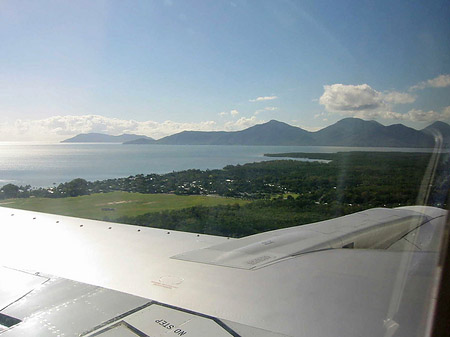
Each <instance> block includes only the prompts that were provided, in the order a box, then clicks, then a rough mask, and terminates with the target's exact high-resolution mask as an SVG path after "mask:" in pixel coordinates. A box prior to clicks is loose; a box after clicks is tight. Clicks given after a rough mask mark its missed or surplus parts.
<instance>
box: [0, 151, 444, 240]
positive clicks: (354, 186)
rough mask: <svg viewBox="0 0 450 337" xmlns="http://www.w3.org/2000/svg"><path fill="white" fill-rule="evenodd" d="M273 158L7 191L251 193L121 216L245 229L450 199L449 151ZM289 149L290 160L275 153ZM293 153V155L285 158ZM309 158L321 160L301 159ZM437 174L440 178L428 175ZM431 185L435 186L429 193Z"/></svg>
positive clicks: (222, 231) (226, 231)
mask: <svg viewBox="0 0 450 337" xmlns="http://www.w3.org/2000/svg"><path fill="white" fill-rule="evenodd" d="M267 156H269V157H273V158H274V160H269V161H264V162H259V163H251V164H245V165H235V166H231V165H230V166H226V167H224V168H223V169H220V170H204V171H202V170H186V171H180V172H172V173H167V174H162V175H158V174H147V175H144V174H140V175H136V176H129V177H126V178H117V179H108V180H102V181H94V182H89V181H86V180H84V179H82V178H78V179H74V180H72V181H70V182H67V183H62V184H59V185H58V186H56V187H51V188H39V189H33V188H31V187H30V186H25V187H24V186H15V185H12V184H8V185H5V186H3V188H2V189H1V190H0V198H26V197H33V196H38V197H48V198H64V197H74V196H79V195H88V194H93V193H107V192H112V191H125V192H138V193H144V194H149V193H150V194H155V193H167V194H177V195H219V196H225V197H233V198H239V199H246V200H251V201H252V202H250V203H248V204H245V205H238V204H236V205H217V206H210V207H206V206H194V207H190V208H185V209H181V210H170V211H169V210H163V211H160V212H152V213H146V214H143V215H138V216H126V217H121V218H119V219H117V220H116V221H118V222H121V223H129V224H137V225H141V226H152V227H158V228H167V229H171V230H183V231H190V232H196V233H207V234H214V235H224V236H231V237H240V236H245V235H249V234H255V233H258V232H262V231H267V230H271V229H277V228H284V227H290V226H295V225H301V224H306V223H311V222H315V221H321V220H325V219H329V218H333V217H336V216H340V215H345V214H349V213H353V212H356V211H360V210H364V209H368V208H372V207H398V206H406V205H416V204H426V205H432V206H437V207H446V205H447V196H448V191H449V187H450V182H449V174H448V172H450V170H449V168H450V165H449V158H448V155H441V156H439V158H438V160H437V162H436V163H437V164H436V165H435V166H433V165H430V163H432V162H433V160H434V159H435V158H434V157H433V155H432V154H430V153H401V152H339V153H332V154H330V153H324V154H321V153H282V154H267ZM279 157H282V158H283V160H275V159H279ZM285 158H292V159H285ZM304 158H308V159H313V160H322V161H320V162H316V161H302V159H304ZM427 176H433V177H434V178H433V184H430V182H429V181H428V180H426V179H424V177H427ZM424 191H428V192H427V193H424Z"/></svg>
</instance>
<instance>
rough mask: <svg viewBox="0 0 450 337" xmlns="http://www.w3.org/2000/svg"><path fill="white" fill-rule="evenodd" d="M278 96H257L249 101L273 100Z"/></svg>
mask: <svg viewBox="0 0 450 337" xmlns="http://www.w3.org/2000/svg"><path fill="white" fill-rule="evenodd" d="M277 98H278V97H277V96H260V97H256V98H255V99H251V100H249V102H261V101H271V100H274V99H277Z"/></svg>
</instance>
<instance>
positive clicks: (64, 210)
mask: <svg viewBox="0 0 450 337" xmlns="http://www.w3.org/2000/svg"><path fill="white" fill-rule="evenodd" d="M246 203H248V201H245V200H241V199H234V198H224V197H218V196H193V195H190V196H179V195H174V194H141V193H128V192H110V193H97V194H91V195H85V196H80V197H73V198H55V199H51V198H24V199H6V200H2V201H1V202H0V206H4V207H11V208H18V209H25V210H30V211H38V212H45V213H52V214H59V215H67V216H74V217H80V218H86V219H95V220H105V219H109V220H114V219H117V218H119V217H121V216H136V215H140V214H144V213H149V212H160V211H163V210H179V209H183V208H188V207H193V206H199V205H201V206H216V205H230V204H240V205H243V204H246Z"/></svg>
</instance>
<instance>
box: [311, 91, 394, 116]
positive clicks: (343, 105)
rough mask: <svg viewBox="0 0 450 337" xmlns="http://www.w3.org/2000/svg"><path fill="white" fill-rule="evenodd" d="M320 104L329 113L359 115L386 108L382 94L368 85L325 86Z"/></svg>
mask: <svg viewBox="0 0 450 337" xmlns="http://www.w3.org/2000/svg"><path fill="white" fill-rule="evenodd" d="M319 103H320V104H322V105H324V106H325V109H326V110H327V111H328V112H338V113H350V114H351V113H357V112H360V111H371V110H378V109H382V108H384V106H385V103H384V102H383V100H382V98H381V94H380V93H379V92H378V91H376V90H374V89H372V88H371V87H370V86H369V85H367V84H361V85H345V84H333V85H325V86H324V93H323V94H322V96H321V97H320V99H319Z"/></svg>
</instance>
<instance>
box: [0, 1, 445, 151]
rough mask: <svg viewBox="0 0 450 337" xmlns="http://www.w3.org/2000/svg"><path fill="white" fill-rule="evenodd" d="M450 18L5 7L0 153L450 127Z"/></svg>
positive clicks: (141, 5) (439, 13)
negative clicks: (346, 127)
mask: <svg viewBox="0 0 450 337" xmlns="http://www.w3.org/2000/svg"><path fill="white" fill-rule="evenodd" d="M449 17H450V6H449V5H448V2H447V1H446V0H445V1H440V0H436V1H414V0H396V1H391V0H390V1H385V0H373V1H368V0H358V1H353V0H342V1H335V0H333V1H328V0H325V1H316V0H311V1H310V0H304V1H303V0H296V1H290V0H277V1H273V0H270V1H265V0H253V1H250V0H232V1H222V0H215V1H206V0H204V1H193V0H192V1H190V0H183V1H182V0H153V1H152V0H146V1H132V0H129V1H114V0H111V1H102V0H99V1H93V0H89V1H85V0H77V1H64V0H58V1H57V0H54V1H47V0H40V1H22V0H0V141H51V142H53V141H60V140H63V139H66V138H69V137H71V136H74V135H76V134H79V133H87V132H101V133H108V134H113V135H118V134H122V133H137V134H143V135H147V136H150V137H153V138H156V139H158V138H161V137H164V136H167V135H170V134H173V133H176V132H180V131H183V130H228V131H232V130H242V129H244V128H247V127H250V126H252V125H255V124H259V123H263V122H267V121H269V120H272V119H276V120H279V121H283V122H286V123H288V124H291V125H295V126H298V127H301V128H304V129H306V130H310V131H315V130H319V129H321V128H323V127H326V126H328V125H330V124H332V123H335V122H336V121H338V120H340V119H342V118H345V117H358V118H362V119H365V120H377V121H379V122H380V123H382V124H384V125H391V124H396V123H403V124H405V125H408V126H411V127H414V128H416V129H421V128H423V127H425V126H427V125H429V124H431V123H432V122H434V121H437V120H441V121H445V122H449V123H450V20H448V18H449Z"/></svg>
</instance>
